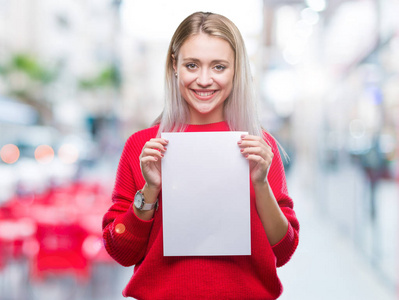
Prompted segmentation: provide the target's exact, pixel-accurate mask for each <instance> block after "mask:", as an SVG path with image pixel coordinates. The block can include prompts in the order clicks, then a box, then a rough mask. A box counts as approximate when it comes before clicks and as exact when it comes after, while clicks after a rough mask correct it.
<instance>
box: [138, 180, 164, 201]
mask: <svg viewBox="0 0 399 300" xmlns="http://www.w3.org/2000/svg"><path fill="white" fill-rule="evenodd" d="M160 191H161V188H160V187H157V186H152V185H149V184H148V183H147V182H146V183H145V184H144V187H143V188H142V189H141V192H142V194H143V195H144V198H145V202H146V203H155V202H156V201H157V199H158V194H159V193H160Z"/></svg>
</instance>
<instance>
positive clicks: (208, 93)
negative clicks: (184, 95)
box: [193, 90, 216, 97]
mask: <svg viewBox="0 0 399 300" xmlns="http://www.w3.org/2000/svg"><path fill="white" fill-rule="evenodd" d="M193 91H194V93H195V94H197V95H198V96H200V97H209V96H212V95H213V94H215V93H216V91H205V92H203V91H196V90H193Z"/></svg>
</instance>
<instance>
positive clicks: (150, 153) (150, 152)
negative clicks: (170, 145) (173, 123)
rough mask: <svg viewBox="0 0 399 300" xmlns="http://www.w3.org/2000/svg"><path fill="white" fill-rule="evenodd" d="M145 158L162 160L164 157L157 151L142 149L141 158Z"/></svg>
mask: <svg viewBox="0 0 399 300" xmlns="http://www.w3.org/2000/svg"><path fill="white" fill-rule="evenodd" d="M147 156H155V157H158V158H162V157H163V156H164V155H163V154H162V153H161V152H160V151H159V150H157V149H150V148H146V149H143V152H142V155H141V157H142V158H144V157H147Z"/></svg>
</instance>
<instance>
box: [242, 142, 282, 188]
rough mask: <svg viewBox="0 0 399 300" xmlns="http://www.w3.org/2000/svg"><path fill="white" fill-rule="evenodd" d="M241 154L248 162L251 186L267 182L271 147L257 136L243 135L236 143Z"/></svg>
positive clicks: (271, 153)
mask: <svg viewBox="0 0 399 300" xmlns="http://www.w3.org/2000/svg"><path fill="white" fill-rule="evenodd" d="M238 145H239V147H240V148H241V153H242V154H243V155H244V156H245V157H246V159H247V160H249V166H250V174H251V179H252V183H253V184H264V183H265V182H267V174H268V172H269V169H270V165H271V163H272V159H273V156H274V154H273V152H272V149H271V147H270V146H269V145H268V144H267V143H266V142H265V140H264V139H263V138H261V137H259V136H254V135H243V136H241V140H240V141H238Z"/></svg>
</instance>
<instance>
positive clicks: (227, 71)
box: [103, 12, 299, 299]
mask: <svg viewBox="0 0 399 300" xmlns="http://www.w3.org/2000/svg"><path fill="white" fill-rule="evenodd" d="M165 79H166V101H165V107H164V111H163V113H162V114H161V116H160V117H159V118H158V119H157V120H156V121H155V124H154V126H153V127H150V128H148V129H145V130H142V131H139V132H136V133H135V134H133V135H132V136H131V137H130V138H129V139H128V140H127V142H126V144H125V147H124V150H123V153H122V156H121V159H120V163H119V167H118V171H117V177H116V182H115V188H114V192H113V195H112V200H113V205H112V206H111V208H110V209H109V211H108V212H107V213H106V214H105V216H104V220H103V233H104V242H105V247H106V249H107V251H108V253H109V254H110V255H111V256H112V257H113V258H114V259H115V260H116V261H117V262H119V263H120V264H122V265H123V266H132V265H135V268H134V274H133V276H132V278H131V280H130V281H129V283H128V284H127V286H126V288H125V289H124V291H123V295H124V296H129V297H134V298H136V299H276V298H278V297H279V295H280V294H281V293H282V285H281V283H280V280H279V278H278V276H277V272H276V268H277V267H279V266H282V265H284V264H285V263H286V262H288V260H289V259H290V258H291V256H292V255H293V253H294V251H295V249H296V247H297V244H298V231H299V224H298V221H297V219H296V216H295V213H294V211H293V202H292V200H291V198H290V197H289V195H288V192H287V186H286V180H285V174H284V168H283V164H282V161H281V157H280V155H279V152H278V147H277V145H276V142H275V140H274V139H273V138H272V137H271V136H270V135H269V134H268V133H266V132H265V131H263V130H262V128H261V126H260V124H259V121H258V119H257V113H256V110H255V99H254V96H253V93H252V81H251V74H250V69H249V62H248V57H247V54H246V50H245V46H244V42H243V39H242V37H241V35H240V33H239V31H238V29H237V28H236V26H235V25H234V24H233V23H232V22H231V21H230V20H228V19H227V18H225V17H223V16H221V15H217V14H212V13H202V12H197V13H194V14H192V15H190V16H189V17H187V18H186V19H185V20H184V21H183V22H182V23H181V24H180V25H179V27H178V28H177V30H176V32H175V34H174V35H173V37H172V40H171V42H170V46H169V51H168V55H167V61H166V78H165ZM229 130H231V131H247V132H249V134H248V135H245V136H243V137H242V138H241V140H240V141H238V146H239V147H237V151H241V153H242V155H243V156H245V157H246V159H247V160H248V161H249V165H250V179H251V193H250V199H251V249H252V254H251V255H249V256H203V257H201V256H195V257H193V256H180V257H164V256H163V235H162V190H161V186H162V182H161V178H162V177H161V160H162V158H163V153H165V152H166V151H167V145H168V141H167V140H165V139H162V138H160V132H170V131H185V132H198V131H229ZM187 197H188V198H189V195H187ZM214 209H219V210H220V214H223V207H219V208H214ZM204 221H205V220H204Z"/></svg>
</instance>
